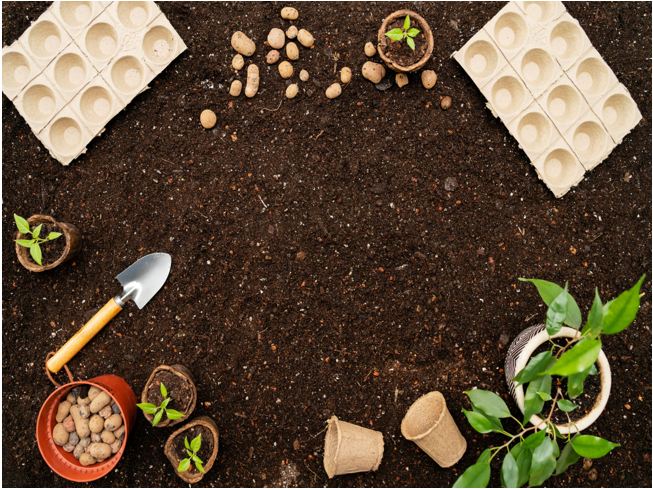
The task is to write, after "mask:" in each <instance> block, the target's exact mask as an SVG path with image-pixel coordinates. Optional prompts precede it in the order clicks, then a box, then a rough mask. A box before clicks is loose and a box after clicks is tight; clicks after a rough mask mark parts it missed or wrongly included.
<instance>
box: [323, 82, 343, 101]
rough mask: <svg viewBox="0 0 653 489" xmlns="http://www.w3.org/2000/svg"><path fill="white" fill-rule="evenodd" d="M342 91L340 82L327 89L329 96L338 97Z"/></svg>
mask: <svg viewBox="0 0 653 489" xmlns="http://www.w3.org/2000/svg"><path fill="white" fill-rule="evenodd" d="M341 93H342V88H340V83H334V84H333V85H331V86H330V87H329V88H327V90H326V96H327V98H336V97H337V96H338V95H340V94H341Z"/></svg>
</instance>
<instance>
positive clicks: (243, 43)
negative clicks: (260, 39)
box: [231, 31, 256, 56]
mask: <svg viewBox="0 0 653 489" xmlns="http://www.w3.org/2000/svg"><path fill="white" fill-rule="evenodd" d="M231 47H232V48H234V49H235V50H236V51H237V52H239V53H240V54H242V55H243V56H251V55H252V54H254V51H256V44H254V41H252V40H251V39H250V38H249V37H247V36H246V35H245V34H244V33H242V32H241V31H236V32H234V35H233V36H231Z"/></svg>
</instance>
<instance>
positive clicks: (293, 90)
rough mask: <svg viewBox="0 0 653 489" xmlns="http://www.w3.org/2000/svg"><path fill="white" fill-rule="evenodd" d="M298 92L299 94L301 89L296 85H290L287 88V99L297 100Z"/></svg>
mask: <svg viewBox="0 0 653 489" xmlns="http://www.w3.org/2000/svg"><path fill="white" fill-rule="evenodd" d="M298 92H299V87H298V86H297V85H295V84H294V83H293V84H292V85H288V88H286V97H287V98H295V97H296V96H297V93H298Z"/></svg>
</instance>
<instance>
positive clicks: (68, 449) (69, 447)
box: [62, 443, 75, 453]
mask: <svg viewBox="0 0 653 489" xmlns="http://www.w3.org/2000/svg"><path fill="white" fill-rule="evenodd" d="M62 448H63V451H64V452H68V453H70V452H72V451H73V450H74V449H75V445H73V444H72V443H66V444H65V445H64V446H63V447H62Z"/></svg>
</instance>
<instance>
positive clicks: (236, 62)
mask: <svg viewBox="0 0 653 489" xmlns="http://www.w3.org/2000/svg"><path fill="white" fill-rule="evenodd" d="M243 66H245V59H244V58H243V57H242V55H240V54H237V55H236V56H234V59H232V60H231V67H232V68H233V69H234V70H242V69H243ZM89 397H90V395H89ZM94 398H95V397H93V399H94ZM93 399H91V401H92V400H93Z"/></svg>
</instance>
